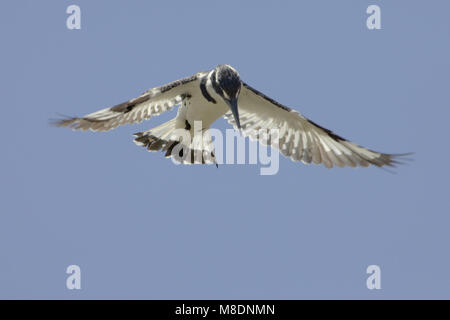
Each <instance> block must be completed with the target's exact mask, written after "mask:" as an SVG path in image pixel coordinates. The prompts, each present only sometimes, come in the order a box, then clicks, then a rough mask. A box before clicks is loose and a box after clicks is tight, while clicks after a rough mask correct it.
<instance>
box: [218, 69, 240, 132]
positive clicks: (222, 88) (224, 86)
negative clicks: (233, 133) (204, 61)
mask: <svg viewBox="0 0 450 320" xmlns="http://www.w3.org/2000/svg"><path fill="white" fill-rule="evenodd" d="M214 73H215V75H214V76H215V79H214V82H215V83H216V86H217V87H216V88H215V89H216V91H217V93H218V94H219V95H220V96H221V97H222V99H223V100H224V101H225V103H226V104H227V105H228V106H229V107H230V110H231V112H232V113H233V117H234V120H235V121H236V125H237V127H238V129H241V123H240V121H239V112H238V98H239V93H240V92H241V86H242V82H241V78H240V77H239V73H238V72H237V71H236V69H234V68H233V67H231V66H229V65H227V64H221V65H219V66H217V67H216V69H215V72H214Z"/></svg>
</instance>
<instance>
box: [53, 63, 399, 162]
mask: <svg viewBox="0 0 450 320" xmlns="http://www.w3.org/2000/svg"><path fill="white" fill-rule="evenodd" d="M177 105H179V108H178V113H177V115H176V117H175V118H174V119H172V120H170V121H168V122H165V123H163V124H162V125H160V126H158V127H156V128H153V129H150V130H147V131H144V132H138V133H136V134H135V137H136V138H135V140H134V142H135V143H136V144H137V145H140V146H144V147H146V148H147V149H148V150H149V151H159V150H161V151H163V152H165V156H166V157H171V156H172V155H173V154H174V150H177V152H175V153H176V154H177V156H180V157H182V161H181V162H183V163H215V158H214V157H215V156H214V150H213V148H212V149H211V148H209V149H207V148H205V150H200V151H201V152H200V159H199V158H194V152H192V151H193V150H195V146H194V145H193V144H192V140H191V141H183V139H176V138H174V137H173V135H172V133H173V132H174V131H176V130H178V131H180V130H181V131H186V132H188V133H190V135H189V137H192V135H193V134H194V132H193V130H194V128H193V124H194V122H197V123H199V122H198V121H201V122H200V124H201V128H200V129H201V131H207V130H208V129H209V128H210V126H211V125H212V124H213V123H214V122H215V121H216V120H217V119H219V118H220V117H222V116H223V117H225V118H226V119H227V120H228V122H229V123H230V124H231V125H233V126H234V128H235V129H237V130H239V131H240V132H241V133H242V134H243V135H244V136H249V137H250V138H253V139H256V140H260V141H261V140H262V135H260V134H258V132H261V130H267V132H272V131H269V130H272V129H277V130H278V131H277V132H278V136H277V139H270V138H271V137H270V133H268V136H266V137H265V139H266V140H265V142H266V143H267V144H268V145H271V146H272V147H276V148H278V149H279V151H280V152H281V154H283V155H284V156H286V157H289V158H291V159H292V160H293V161H302V162H303V163H315V164H323V165H325V166H326V167H327V168H332V167H334V166H337V167H346V166H349V167H357V166H361V167H368V166H369V165H374V166H377V167H383V166H391V167H393V166H395V165H396V164H398V163H400V162H399V159H398V157H399V156H404V155H406V154H387V153H380V152H376V151H373V150H370V149H367V148H364V147H361V146H359V145H357V144H355V143H353V142H351V141H349V140H346V139H344V138H342V137H340V136H338V135H337V134H335V133H333V132H332V131H330V130H328V129H326V128H324V127H321V126H320V125H318V124H316V123H315V122H313V121H311V120H309V119H307V118H306V117H304V116H303V115H301V114H300V113H299V112H297V111H295V110H293V109H291V108H288V107H286V106H284V105H282V104H281V103H279V102H277V101H275V100H273V99H271V98H269V97H268V96H266V95H265V94H263V93H261V92H259V91H258V90H256V89H254V88H253V87H251V86H250V85H248V84H247V83H245V82H244V81H242V80H241V78H240V76H239V73H238V72H237V71H236V70H235V69H234V68H233V67H231V66H229V65H219V66H217V67H216V68H214V69H213V70H211V71H209V72H199V73H197V74H195V75H193V76H191V77H188V78H184V79H180V80H177V81H173V82H171V83H168V84H166V85H164V86H161V87H156V88H153V89H149V90H147V91H146V92H144V93H143V94H142V95H140V96H138V97H137V98H134V99H131V100H129V101H127V102H124V103H121V104H118V105H116V106H113V107H110V108H106V109H102V110H99V111H96V112H94V113H90V114H87V115H85V116H83V117H80V118H68V119H63V120H58V121H56V122H54V124H55V125H56V126H60V127H68V128H71V129H74V130H78V129H79V130H88V129H89V130H92V131H108V130H111V129H114V128H116V127H117V126H119V125H123V124H130V123H139V122H141V121H143V120H148V119H150V118H151V117H152V116H155V115H159V114H161V113H163V112H165V111H168V110H170V109H172V108H173V107H175V106H177ZM191 139H192V138H191ZM209 142H211V140H209ZM180 146H182V148H180ZM183 153H184V157H183ZM189 154H190V155H191V156H188V155H189Z"/></svg>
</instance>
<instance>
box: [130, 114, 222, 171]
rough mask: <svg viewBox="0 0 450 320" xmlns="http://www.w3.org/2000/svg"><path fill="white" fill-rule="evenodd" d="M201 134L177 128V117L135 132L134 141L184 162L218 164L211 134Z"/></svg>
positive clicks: (149, 149) (167, 156)
mask: <svg viewBox="0 0 450 320" xmlns="http://www.w3.org/2000/svg"><path fill="white" fill-rule="evenodd" d="M199 134H200V133H199ZM200 135H201V137H198V135H195V134H193V130H187V129H182V128H177V126H176V119H172V120H170V121H167V122H165V123H163V124H161V125H160V126H158V127H156V128H153V129H150V130H147V131H143V132H138V133H135V134H134V136H135V137H136V138H135V139H134V143H136V144H137V145H138V146H142V147H145V148H147V150H148V151H162V152H165V157H166V158H170V157H173V158H174V159H175V160H176V161H177V162H180V163H183V164H205V163H206V164H217V163H216V159H215V155H214V146H213V143H212V139H211V136H210V135H209V134H208V133H207V132H206V133H205V132H203V133H202V134H200Z"/></svg>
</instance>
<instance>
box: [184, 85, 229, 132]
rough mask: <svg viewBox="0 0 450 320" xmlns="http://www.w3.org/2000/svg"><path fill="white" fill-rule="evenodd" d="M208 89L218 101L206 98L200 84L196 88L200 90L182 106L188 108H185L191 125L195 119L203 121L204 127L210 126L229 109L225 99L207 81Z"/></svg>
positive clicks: (186, 116)
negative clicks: (213, 101)
mask: <svg viewBox="0 0 450 320" xmlns="http://www.w3.org/2000/svg"><path fill="white" fill-rule="evenodd" d="M206 89H207V91H208V93H209V94H210V95H211V97H213V98H214V100H215V101H216V103H212V102H210V101H208V100H206V99H205V97H204V96H203V94H202V92H201V90H200V85H199V87H198V89H196V91H198V92H196V93H195V94H192V96H191V98H189V100H187V101H186V104H185V105H184V106H182V108H185V109H186V110H183V111H184V112H185V118H186V120H187V121H188V122H189V123H190V124H191V125H193V124H194V121H202V127H203V129H207V128H209V127H210V126H211V124H213V123H214V122H215V121H216V120H217V119H219V118H220V117H222V116H223V115H224V114H225V113H226V112H227V111H228V109H229V108H228V106H227V105H226V104H225V102H224V101H223V99H222V98H221V97H220V96H219V95H217V94H216V93H215V92H214V90H213V89H212V88H211V86H210V84H209V83H207V85H206Z"/></svg>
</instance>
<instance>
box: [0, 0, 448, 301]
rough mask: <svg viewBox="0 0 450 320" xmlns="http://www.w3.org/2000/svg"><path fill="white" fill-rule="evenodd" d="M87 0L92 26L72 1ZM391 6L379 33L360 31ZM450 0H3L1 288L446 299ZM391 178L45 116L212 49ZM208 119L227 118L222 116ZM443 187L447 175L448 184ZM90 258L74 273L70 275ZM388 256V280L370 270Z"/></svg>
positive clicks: (118, 91) (21, 294) (162, 73)
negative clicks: (372, 282) (146, 145)
mask: <svg viewBox="0 0 450 320" xmlns="http://www.w3.org/2000/svg"><path fill="white" fill-rule="evenodd" d="M71 4H76V5H79V6H80V8H81V13H82V22H81V30H68V29H67V28H66V19H67V17H68V15H67V14H66V8H67V7H68V6H69V5H71ZM371 4H377V5H379V6H380V8H381V18H382V29H381V30H368V29H367V28H366V22H365V21H366V18H367V14H366V8H367V7H368V6H369V5H371ZM449 10H450V4H449V3H448V2H447V1H443V0H442V1H438V0H436V1H428V2H426V1H406V0H403V1H400V0H399V1H376V0H372V1H350V0H341V1H331V0H330V1H325V0H321V1H317V0H316V1H312V0H311V1H284V2H275V1H258V2H256V1H247V2H245V3H242V1H227V2H223V1H221V2H219V1H189V2H188V1H128V2H127V3H126V4H125V2H124V1H81V0H79V1H9V2H4V3H3V4H2V10H1V11H0V24H1V25H0V33H1V39H2V42H3V45H2V49H1V64H2V72H1V76H0V81H1V82H0V92H1V96H2V101H3V102H2V111H3V116H2V121H1V122H2V125H1V127H0V128H1V129H0V130H1V142H2V153H1V154H2V156H1V160H0V161H1V166H0V167H1V169H0V177H1V181H2V182H1V184H0V194H1V201H0V212H1V214H0V298H61V299H80V298H82V299H91V298H106V299H108V298H138V299H141V298H146V299H171V298H177V299H179V298H183V299H184V298H186V299H188V298H190V299H201V298H203V299H207V298H209V299H218V298H225V299H233V298H235V299H241V298H255V299H258V298H265V299H271V298H273V299H279V298H285V299H302V298H331V299H335V298H344V299H345V298H360V299H380V298H381V299H382V298H384V299H391V298H447V299H448V298H450V295H449V290H448V288H449V286H450V278H449V275H448V270H449V269H450V257H449V255H448V245H449V242H450V235H449V233H448V226H449V224H450V218H449V203H448V178H449V169H448V166H447V164H446V159H447V158H448V157H449V156H450V154H449V151H448V147H447V146H448V141H447V140H448V130H447V128H448V119H449V117H450V112H449V107H448V106H449V98H450V97H449V95H450V94H449V92H450V90H448V86H449V76H448V75H449V73H450V62H449V59H448V57H449V56H450V43H449V41H448V39H449V36H450V21H449V20H448V12H449ZM222 63H227V64H230V65H232V66H234V67H235V68H236V69H237V70H238V71H239V72H240V75H241V77H242V78H243V79H244V80H245V81H246V82H247V83H249V84H251V85H252V86H253V87H255V88H257V89H258V90H260V91H262V92H264V93H266V94H267V95H269V96H270V97H272V98H274V99H276V100H278V101H280V102H281V103H283V104H285V105H288V106H290V107H292V108H295V109H296V110H299V111H300V112H302V113H303V114H304V115H306V116H307V117H309V118H311V119H312V120H313V121H315V122H317V123H319V124H321V125H322V126H324V127H327V128H329V129H332V130H333V131H335V132H336V133H338V134H339V135H341V136H344V137H346V138H348V139H350V140H353V141H355V142H357V143H359V144H362V145H364V146H367V147H370V148H372V149H375V150H380V151H383V152H391V153H398V152H409V151H413V152H415V154H414V162H412V163H410V164H408V165H405V166H401V167H399V168H397V169H396V170H395V171H396V174H390V173H387V172H385V171H383V170H379V169H377V168H369V169H332V170H328V169H326V168H324V167H322V166H314V165H304V164H301V163H294V162H291V161H290V160H289V159H285V158H281V159H280V171H279V173H278V174H277V175H274V176H261V175H259V167H258V166H257V165H240V166H237V165H229V166H227V165H222V166H220V167H219V169H216V168H215V167H213V166H207V167H202V166H175V165H174V164H173V163H172V162H171V161H169V160H167V159H165V158H164V157H163V156H162V154H159V153H147V152H145V150H144V149H143V148H138V147H136V146H135V144H134V143H133V142H132V138H133V137H132V136H131V135H132V133H134V132H137V131H142V130H146V129H148V128H151V127H154V126H156V125H158V124H160V123H162V122H163V121H166V120H168V119H170V118H171V117H173V116H174V115H175V113H174V112H170V113H168V114H164V115H161V116H159V117H155V118H152V119H151V120H150V121H147V122H144V123H141V124H138V125H134V126H124V127H120V128H118V129H116V130H114V131H111V132H108V133H92V132H72V131H70V130H65V129H59V128H53V127H50V126H49V125H48V119H49V118H54V117H55V116H57V114H58V113H61V114H68V115H83V114H86V113H90V112H93V111H96V110H98V109H100V108H104V107H107V106H110V105H114V104H117V103H120V102H123V101H126V100H128V99H129V98H132V97H135V96H137V95H138V94H140V93H142V92H143V91H145V90H147V89H148V88H151V87H155V86H158V85H162V84H164V83H167V82H169V81H172V80H176V79H178V78H181V77H185V76H189V75H191V74H194V73H196V72H199V71H205V70H208V69H211V68H213V67H215V66H216V65H218V64H222ZM216 127H217V128H220V129H225V128H227V127H228V125H227V124H226V123H225V121H224V120H219V121H218V122H217V123H216ZM445 190H447V191H445ZM72 264H75V265H79V266H80V268H81V272H82V278H81V279H82V289H81V290H72V291H70V290H68V289H67V288H66V285H65V284H66V278H67V276H68V275H67V274H66V273H65V271H66V268H67V266H69V265H72ZM373 264H375V265H379V266H380V268H381V283H382V289H381V290H368V289H367V288H366V278H367V277H368V275H367V274H366V268H367V266H369V265H373Z"/></svg>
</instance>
